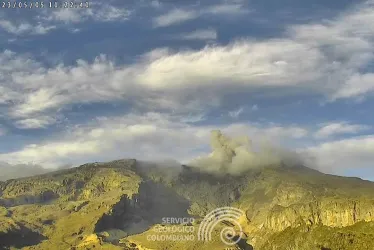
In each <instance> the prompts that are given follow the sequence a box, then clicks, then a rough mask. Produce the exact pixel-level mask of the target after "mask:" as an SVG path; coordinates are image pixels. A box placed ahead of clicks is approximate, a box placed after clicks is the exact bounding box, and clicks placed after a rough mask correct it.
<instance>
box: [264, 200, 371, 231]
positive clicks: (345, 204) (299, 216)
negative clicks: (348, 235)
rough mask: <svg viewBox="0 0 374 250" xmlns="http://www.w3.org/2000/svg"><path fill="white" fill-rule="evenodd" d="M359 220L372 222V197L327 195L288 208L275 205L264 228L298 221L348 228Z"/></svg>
mask: <svg viewBox="0 0 374 250" xmlns="http://www.w3.org/2000/svg"><path fill="white" fill-rule="evenodd" d="M360 221H366V222H368V221H374V200H362V201H360V200H346V199H337V198H326V199H325V200H320V201H315V202H310V203H307V204H293V205H291V206H289V207H282V206H275V207H273V208H272V210H271V211H270V213H269V215H268V217H267V218H266V221H265V223H264V228H266V229H269V230H274V231H282V230H284V229H286V228H287V227H295V226H299V225H300V223H305V224H307V225H315V224H320V225H325V226H329V227H347V226H351V225H353V224H355V223H357V222H360Z"/></svg>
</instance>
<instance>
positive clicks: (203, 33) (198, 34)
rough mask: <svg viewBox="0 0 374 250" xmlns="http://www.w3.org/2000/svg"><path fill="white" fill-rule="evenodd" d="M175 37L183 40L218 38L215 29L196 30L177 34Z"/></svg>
mask: <svg viewBox="0 0 374 250" xmlns="http://www.w3.org/2000/svg"><path fill="white" fill-rule="evenodd" d="M175 38H176V39H181V40H216V39H217V31H216V30H214V29H201V30H195V31H192V32H190V33H183V34H180V35H176V36H175Z"/></svg>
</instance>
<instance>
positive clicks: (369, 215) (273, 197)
mask: <svg viewBox="0 0 374 250" xmlns="http://www.w3.org/2000/svg"><path fill="white" fill-rule="evenodd" d="M373 190H374V183H372V182H369V181H363V180H361V179H358V178H347V177H337V176H332V175H326V174H322V173H320V172H318V171H315V170H311V169H308V168H306V167H301V166H300V167H288V166H284V165H277V166H268V167H265V168H261V169H253V170H248V171H247V172H245V173H243V174H241V175H240V176H230V175H211V174H208V173H201V172H198V171H196V170H195V169H194V168H191V167H187V166H182V167H181V168H180V169H178V168H177V167H162V166H159V165H153V164H144V163H139V162H137V161H136V160H119V161H114V162H109V163H93V164H85V165H83V166H80V167H78V168H74V169H67V170H60V171H57V172H53V173H48V174H44V175H40V176H35V177H29V178H22V179H16V180H8V181H5V182H0V248H2V249H21V248H22V249H187V250H189V249H191V250H193V249H225V247H227V246H226V245H225V244H223V243H222V242H221V241H220V239H219V233H220V229H221V228H223V227H224V226H225V225H222V224H219V225H218V226H217V228H215V230H214V231H213V237H212V238H213V239H212V241H210V242H201V241H197V240H190V241H170V240H164V241H153V240H149V236H150V235H154V234H155V229H156V228H157V227H159V226H165V225H163V218H165V217H174V218H184V217H191V216H192V217H194V218H195V219H196V222H195V223H193V224H192V225H189V226H191V227H194V228H195V229H196V228H198V226H199V223H200V221H201V219H202V218H203V216H205V215H206V214H207V213H209V212H210V211H211V210H213V209H215V208H218V207H223V206H232V207H236V208H239V209H241V210H243V211H244V215H243V216H242V217H241V218H240V219H239V222H240V224H241V226H242V228H243V231H244V233H245V235H246V237H245V239H244V240H243V241H241V243H242V244H239V245H236V246H235V248H236V249H253V248H254V249H295V250H296V249H306V250H308V249H319V250H322V249H331V250H333V249H334V250H335V249H374V243H373V241H372V240H371V239H372V237H373V236H374V235H373V234H374V230H373V229H374V227H373V225H374V223H373V222H372V221H374V193H373V192H372V191H373ZM179 226H183V225H179ZM195 232H196V230H195ZM252 247H253V248H252Z"/></svg>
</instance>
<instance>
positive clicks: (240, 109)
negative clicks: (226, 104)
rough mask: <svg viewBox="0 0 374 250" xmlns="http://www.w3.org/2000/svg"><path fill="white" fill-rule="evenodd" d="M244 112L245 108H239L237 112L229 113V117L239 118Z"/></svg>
mask: <svg viewBox="0 0 374 250" xmlns="http://www.w3.org/2000/svg"><path fill="white" fill-rule="evenodd" d="M243 111H244V108H243V107H240V108H238V109H237V110H234V111H230V112H229V116H230V117H232V118H238V117H239V115H240V114H241V113H243Z"/></svg>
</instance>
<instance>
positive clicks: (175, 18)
mask: <svg viewBox="0 0 374 250" xmlns="http://www.w3.org/2000/svg"><path fill="white" fill-rule="evenodd" d="M198 16H199V13H198V12H197V11H194V10H182V9H174V10H172V11H170V12H168V13H166V14H163V15H161V16H158V17H155V18H154V19H153V24H154V26H155V27H166V26H170V25H174V24H178V23H183V22H185V21H188V20H192V19H195V18H197V17H198Z"/></svg>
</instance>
